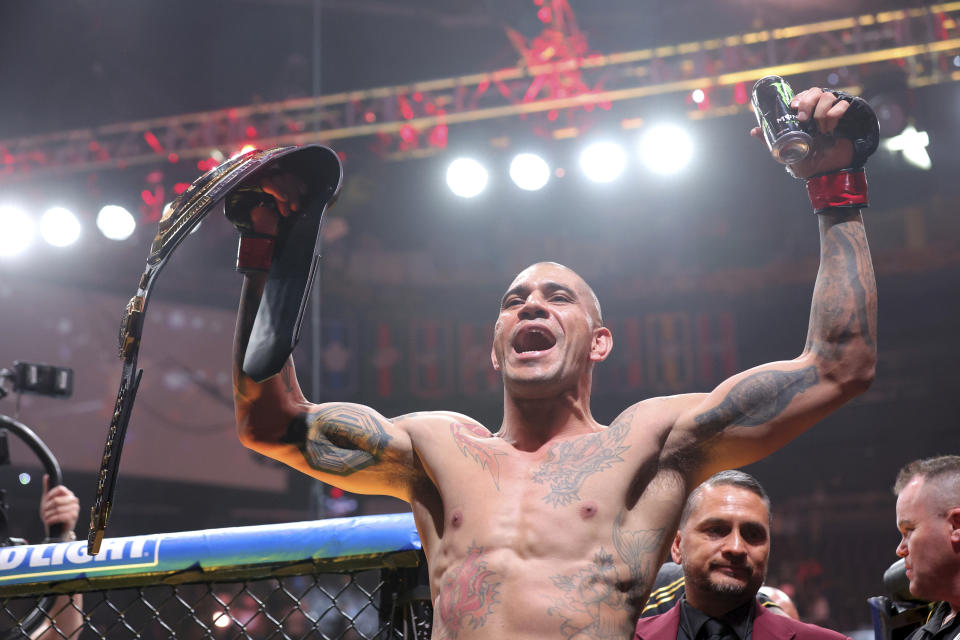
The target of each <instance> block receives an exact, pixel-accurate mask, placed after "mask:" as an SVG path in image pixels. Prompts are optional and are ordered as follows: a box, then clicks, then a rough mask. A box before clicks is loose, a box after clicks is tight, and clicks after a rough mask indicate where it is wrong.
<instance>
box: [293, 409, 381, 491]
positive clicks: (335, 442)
mask: <svg viewBox="0 0 960 640" xmlns="http://www.w3.org/2000/svg"><path fill="white" fill-rule="evenodd" d="M390 440H392V438H391V436H389V435H388V434H387V432H386V431H385V430H384V428H383V425H382V424H381V421H380V420H379V419H378V418H377V417H376V416H374V415H372V414H371V413H370V412H369V411H365V410H364V409H362V408H359V407H353V406H349V405H333V406H331V407H327V408H325V409H322V410H321V411H318V412H317V413H302V414H300V415H298V416H297V417H296V418H294V419H293V420H291V421H290V424H289V425H288V427H287V433H286V435H285V436H284V442H289V443H291V444H295V445H296V446H297V448H299V449H300V452H301V453H302V454H303V457H304V459H306V461H307V463H308V464H309V465H310V467H311V468H313V469H316V470H317V471H324V472H326V473H331V474H333V475H337V476H349V475H351V474H353V473H356V472H357V471H360V470H361V469H364V468H366V467H369V466H370V465H372V464H374V463H376V462H378V461H380V460H381V459H382V458H383V455H384V452H385V451H386V449H387V446H388V445H389V444H390Z"/></svg>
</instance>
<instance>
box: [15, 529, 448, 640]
mask: <svg viewBox="0 0 960 640" xmlns="http://www.w3.org/2000/svg"><path fill="white" fill-rule="evenodd" d="M365 520H367V519H364V518H352V519H349V518H348V519H342V521H341V522H340V523H339V524H338V526H333V527H331V526H330V525H329V524H328V522H329V521H319V522H317V523H315V527H313V528H312V527H310V526H309V525H310V523H297V524H296V527H297V528H298V532H302V533H305V534H306V535H305V536H302V537H301V536H299V535H296V533H294V535H293V536H290V535H287V536H286V537H287V538H293V539H297V540H298V541H299V542H301V543H302V544H301V548H300V549H297V550H296V553H292V554H291V553H286V555H287V556H289V557H286V558H283V559H281V558H280V557H278V556H279V554H277V553H271V551H272V550H271V549H270V548H267V547H265V546H264V545H263V544H260V545H259V546H258V545H256V544H254V547H255V549H253V550H251V554H250V556H249V557H244V556H241V557H238V554H237V550H236V546H237V544H238V543H242V544H248V543H255V542H256V540H258V539H259V540H260V541H261V543H263V542H264V541H266V540H268V539H269V537H270V536H271V533H276V531H277V527H276V526H274V525H271V526H270V527H241V528H237V529H235V530H229V529H224V530H217V531H216V532H215V534H216V535H210V534H211V533H212V532H192V533H191V534H188V535H192V536H193V538H194V539H193V540H191V541H188V542H189V543H190V544H192V545H193V547H191V548H197V545H195V544H193V543H195V542H196V539H203V540H204V543H203V544H204V545H207V546H209V545H210V544H211V543H213V544H214V546H215V547H216V550H215V551H214V553H213V554H212V555H208V556H207V557H196V558H193V559H192V560H191V559H190V558H189V554H182V553H181V554H180V555H181V556H184V557H183V558H182V559H181V560H180V561H179V565H181V566H179V567H176V566H175V567H173V568H171V569H164V563H165V562H168V559H165V558H164V555H165V554H164V552H165V551H166V550H167V549H172V548H173V547H174V545H172V544H170V543H169V541H166V540H164V539H163V536H154V537H153V538H156V544H155V545H153V547H154V551H153V552H151V553H153V556H152V557H151V556H150V554H149V553H148V554H146V555H147V556H148V557H147V558H146V560H147V561H146V562H143V560H144V557H143V555H144V554H142V553H141V555H140V556H137V554H136V551H137V545H140V551H143V549H144V548H146V549H147V550H148V551H149V548H150V545H149V544H147V543H146V542H144V540H143V538H142V537H139V538H130V539H126V541H127V542H126V543H124V544H115V545H114V546H113V547H112V549H113V550H114V551H115V552H116V553H115V554H114V555H115V557H113V558H109V557H108V558H105V559H101V558H100V556H99V555H98V556H97V557H96V558H89V557H86V556H84V555H83V554H82V553H81V551H82V547H85V544H84V543H60V544H58V545H33V546H31V547H29V548H28V551H27V552H25V553H20V551H16V552H14V551H12V550H13V549H17V548H12V547H8V548H5V549H3V550H0V640H13V639H15V638H37V639H39V640H58V639H63V638H69V639H71V640H76V639H79V640H95V639H106V640H126V639H143V640H153V639H161V638H163V639H170V638H177V639H181V640H189V639H194V638H196V639H216V640H222V639H256V640H260V639H278V640H279V639H290V640H294V639H296V640H301V639H302V640H307V639H317V640H320V639H330V640H339V639H344V640H354V639H357V640H373V639H378V640H379V639H382V640H386V639H405V640H427V639H428V638H429V637H430V623H431V618H432V609H431V604H430V596H429V586H428V578H427V573H426V563H425V562H424V558H423V554H422V552H421V551H420V550H419V549H418V548H398V549H394V550H380V551H374V552H371V551H370V548H371V547H389V546H397V545H391V544H390V543H391V542H392V541H387V543H386V544H382V543H381V542H382V541H381V542H374V543H372V544H371V543H370V542H369V539H368V538H367V537H365V536H366V533H369V531H365V530H364V529H365V525H366V524H367V522H364V521H365ZM395 522H396V519H395ZM400 522H402V523H403V525H404V527H405V526H406V521H405V520H403V519H402V517H401V520H400ZM388 524H389V523H388ZM411 524H412V520H411ZM404 527H401V529H400V533H401V535H400V538H401V539H402V544H401V545H399V546H400V547H418V546H419V541H418V540H417V541H416V544H408V543H407V542H408V541H409V540H411V539H410V537H409V531H407V530H406V529H405V528H404ZM255 529H256V530H258V531H256V534H257V535H256V536H253V537H251V536H250V535H241V532H242V533H243V534H250V533H252V530H255ZM263 529H270V531H262V530H263ZM311 529H316V530H323V531H322V535H320V536H317V535H316V533H317V531H316V530H311ZM347 533H349V534H351V535H352V536H353V541H352V542H353V543H354V544H348V545H344V544H343V541H342V540H334V541H333V542H334V545H333V546H334V547H337V549H335V550H336V551H339V553H336V554H335V555H329V551H331V549H329V548H325V547H329V544H326V543H325V542H323V541H322V539H328V540H327V542H330V541H331V540H333V539H334V538H337V537H339V536H342V535H344V534H347ZM173 535H178V534H173ZM180 535H182V534H180ZM280 537H283V536H280ZM304 538H307V539H306V540H304ZM118 540H123V539H118ZM105 542H106V541H105ZM181 542H182V541H181ZM286 542H287V543H289V540H287V541H286ZM141 543H142V544H141ZM165 543H166V545H165ZM318 543H319V544H318ZM65 545H81V546H80V547H78V546H74V547H66V546H65ZM105 546H106V545H105ZM188 546H189V545H188ZM279 546H280V547H286V549H285V551H286V552H289V551H290V549H289V544H284V541H283V540H281V541H279ZM231 547H232V548H231ZM19 549H20V550H22V549H24V548H23V547H21V548H19ZM60 550H62V551H63V552H62V553H60ZM174 551H176V550H175V549H174ZM218 553H219V554H220V555H224V554H226V555H227V556H230V557H232V559H233V562H223V560H222V558H218V557H217V554H218ZM125 554H126V555H125ZM168 555H170V554H168ZM254 556H257V557H254ZM70 557H72V558H73V559H75V560H76V559H80V558H84V557H85V558H86V559H85V560H82V562H81V564H83V565H84V567H83V569H85V570H80V571H75V570H74V569H75V568H74V567H66V568H53V567H54V563H53V560H54V559H57V558H59V559H61V560H62V561H63V562H62V563H61V566H62V565H65V564H69V563H68V560H69V559H70ZM131 559H133V560H137V561H140V562H137V563H135V564H137V565H141V566H139V567H136V570H130V567H131V565H132V563H131V562H130V560H131ZM15 560H19V562H14V561H15ZM48 560H49V561H50V562H49V563H46V564H44V563H45V562H46V561H48ZM251 560H254V562H251ZM94 562H103V563H104V565H103V566H92V563H94ZM111 562H112V563H113V564H112V565H111V564H109V563H111ZM142 565H147V566H145V567H144V566H142ZM38 569H39V571H37V570H38ZM31 570H34V574H40V575H39V576H38V575H33V576H30V575H26V574H29V573H30V571H31ZM15 580H16V581H19V584H5V582H12V581H15Z"/></svg>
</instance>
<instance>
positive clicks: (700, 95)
mask: <svg viewBox="0 0 960 640" xmlns="http://www.w3.org/2000/svg"><path fill="white" fill-rule="evenodd" d="M690 97H691V98H693V101H694V102H696V103H697V104H700V103H701V102H703V101H704V99H706V97H707V94H705V93H704V92H703V89H694V90H693V93H691V94H690Z"/></svg>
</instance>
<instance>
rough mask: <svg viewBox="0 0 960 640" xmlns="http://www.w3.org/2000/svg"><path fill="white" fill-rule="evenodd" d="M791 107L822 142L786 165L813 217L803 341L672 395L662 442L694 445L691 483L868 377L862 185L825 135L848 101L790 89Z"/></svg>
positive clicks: (869, 312)
mask: <svg viewBox="0 0 960 640" xmlns="http://www.w3.org/2000/svg"><path fill="white" fill-rule="evenodd" d="M794 105H796V106H797V107H798V111H799V114H800V115H799V117H800V120H801V121H803V120H807V119H810V118H812V119H813V120H814V121H815V122H816V123H817V125H818V127H819V131H820V133H821V134H826V136H824V137H818V140H817V144H818V145H822V146H819V147H818V148H817V150H816V151H815V152H814V153H813V154H811V155H812V157H811V158H808V159H807V160H805V161H803V162H802V163H800V164H797V165H793V166H792V167H791V168H792V170H793V173H794V174H795V175H796V176H797V177H800V178H807V179H808V190H809V191H810V194H811V199H812V200H814V202H815V205H814V206H815V208H817V212H818V214H819V215H818V216H817V217H818V218H819V225H820V270H819V272H818V274H817V280H816V285H815V287H814V292H813V304H812V308H811V312H810V323H809V328H808V333H807V342H806V345H805V347H804V350H803V352H802V353H801V355H800V356H798V357H797V358H795V359H794V360H789V361H783V362H774V363H770V364H766V365H762V366H759V367H756V368H753V369H750V370H748V371H745V372H743V373H740V374H738V375H736V376H734V377H732V378H730V379H728V380H726V381H724V382H723V383H721V384H720V385H719V386H718V387H717V388H716V389H714V390H713V391H712V392H711V393H709V394H706V395H700V396H679V397H677V398H676V399H675V400H674V401H673V402H675V405H674V408H675V410H676V411H677V414H676V415H677V420H676V423H675V429H674V432H673V435H672V436H671V440H672V442H668V449H670V450H673V451H676V450H678V449H681V450H690V449H691V448H692V449H693V450H694V451H696V452H697V454H696V455H694V456H693V460H695V461H696V463H695V465H694V466H695V469H693V470H692V471H693V478H692V480H693V481H694V482H695V483H697V482H700V481H701V480H702V479H703V478H705V477H709V476H710V475H711V474H712V473H714V472H716V471H718V470H721V469H728V468H733V467H738V466H742V465H745V464H748V463H750V462H754V461H755V460H758V459H760V458H762V457H764V456H766V455H767V454H769V453H771V452H773V451H775V450H776V449H778V448H780V447H781V446H783V445H784V444H786V443H787V442H788V441H789V440H791V439H793V438H794V437H796V436H797V435H798V434H800V433H801V432H802V431H804V430H805V429H807V428H809V427H810V426H812V425H813V424H814V423H816V422H817V421H819V420H820V419H822V418H823V417H825V416H826V415H827V414H828V413H830V412H831V411H833V410H834V409H836V408H837V407H839V406H840V405H841V404H843V403H844V402H846V401H847V400H849V399H850V398H852V397H854V396H855V395H857V394H859V393H862V392H863V391H865V390H866V389H867V388H868V387H869V385H870V383H871V382H872V380H873V375H874V367H875V363H876V344H877V340H876V330H877V291H876V282H875V280H874V273H873V265H872V263H871V260H870V252H869V249H868V247H867V238H866V234H865V231H864V226H863V219H862V217H861V215H860V206H863V204H862V203H861V200H862V201H864V202H865V190H866V185H865V181H864V180H862V173H859V174H858V173H857V172H842V171H838V170H841V169H846V168H848V167H850V166H851V164H854V165H856V164H857V162H858V160H859V159H858V158H857V156H856V154H855V145H854V144H853V143H852V142H851V141H850V140H848V139H844V138H831V137H828V136H829V134H831V133H832V132H833V131H834V129H835V128H836V126H837V123H838V122H839V120H840V118H841V117H842V116H843V115H844V113H845V112H846V111H847V109H848V108H849V107H850V102H847V101H839V100H837V99H836V97H835V96H834V94H832V93H829V92H823V91H821V90H820V89H810V90H808V91H805V92H803V93H801V94H798V95H797V97H796V99H795V101H794ZM754 133H755V132H754ZM863 159H865V158H863ZM861 164H862V162H861ZM811 176H818V177H813V178H810V177H811ZM860 186H862V191H863V194H862V195H863V197H862V198H860V196H859V194H858V190H859V188H860ZM818 198H826V203H827V205H828V206H826V207H822V208H818V206H817V203H818V202H819V200H818ZM671 444H672V446H670V445H671Z"/></svg>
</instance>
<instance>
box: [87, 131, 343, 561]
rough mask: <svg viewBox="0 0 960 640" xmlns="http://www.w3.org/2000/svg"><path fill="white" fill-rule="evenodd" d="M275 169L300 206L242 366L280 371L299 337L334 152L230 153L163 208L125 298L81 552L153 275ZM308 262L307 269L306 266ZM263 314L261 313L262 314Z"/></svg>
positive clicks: (104, 499) (95, 531)
mask: <svg viewBox="0 0 960 640" xmlns="http://www.w3.org/2000/svg"><path fill="white" fill-rule="evenodd" d="M277 169H279V170H282V171H285V172H289V173H293V174H295V175H297V176H298V177H299V178H300V179H301V180H302V181H303V182H304V184H306V185H307V186H308V192H307V194H306V195H305V197H304V206H303V211H302V214H301V215H298V216H297V218H296V219H295V220H293V221H291V222H292V224H291V225H290V228H289V230H288V231H289V232H288V233H286V234H285V239H286V242H284V243H283V246H280V244H281V243H279V242H278V243H277V247H276V248H275V250H274V252H273V253H274V255H273V256H271V257H272V258H273V262H272V264H271V265H270V270H269V275H268V276H267V284H266V288H265V290H264V297H263V301H262V302H261V305H260V309H259V311H258V313H257V319H256V322H255V323H254V335H253V336H251V339H250V342H249V344H248V346H247V354H246V358H245V360H244V371H246V372H247V373H248V375H250V376H251V377H252V378H254V379H255V380H257V381H260V380H264V379H266V378H268V377H270V376H271V375H274V374H276V373H278V372H279V371H280V367H282V366H283V363H284V362H285V361H286V359H287V358H288V357H289V356H290V353H291V352H292V351H293V347H294V346H295V345H296V343H297V339H298V337H299V331H300V325H301V323H302V320H303V312H304V310H305V309H306V303H307V298H308V295H309V291H310V284H311V283H312V282H313V277H314V273H315V271H316V267H317V264H318V259H319V256H318V255H317V254H319V250H318V248H319V242H320V222H321V220H322V215H323V212H324V210H325V209H326V207H327V205H328V204H329V203H330V202H331V201H332V200H333V199H334V197H335V196H336V194H337V192H338V191H339V189H340V183H341V179H342V170H341V166H340V160H339V159H338V158H337V155H336V154H335V153H334V152H333V151H332V150H330V149H328V148H327V147H322V146H319V145H306V146H302V147H279V148H277V149H270V150H268V151H252V152H250V153H246V154H243V155H240V156H237V157H236V158H231V159H230V160H228V161H226V162H224V163H223V164H221V165H220V166H218V167H216V168H214V169H211V170H210V171H208V172H207V173H205V174H203V175H202V176H200V177H199V178H197V180H196V181H194V183H193V184H191V185H190V187H189V188H188V189H187V190H186V191H184V192H183V193H182V194H181V195H180V196H179V197H177V199H176V200H174V201H173V203H171V205H170V206H169V208H167V209H166V210H165V211H164V214H163V217H162V218H161V219H160V230H159V232H158V233H157V236H156V237H155V238H154V240H153V244H152V245H151V247H150V254H149V256H148V257H147V266H146V269H145V270H144V272H143V275H142V276H141V277H140V283H139V286H138V288H137V294H136V295H135V296H134V297H133V298H132V299H131V300H130V302H129V303H128V304H127V307H126V310H125V311H124V314H123V320H122V322H121V325H120V336H119V342H120V357H121V358H123V371H122V375H121V379H120V389H119V391H118V392H117V400H116V403H115V405H114V411H113V416H112V417H111V420H110V427H109V429H108V431H107V441H106V444H105V445H104V450H103V459H102V460H101V462H100V472H99V474H98V476H97V494H96V498H95V499H94V503H93V507H92V508H91V510H90V531H89V533H88V535H87V553H89V554H90V555H94V554H96V553H97V552H98V551H99V550H100V543H101V542H102V541H103V536H104V533H105V531H106V527H107V523H108V521H109V518H110V512H111V509H112V507H113V498H114V494H115V492H116V483H117V472H118V469H119V465H120V454H121V451H122V449H123V441H124V438H125V436H126V430H127V424H128V423H129V421H130V414H131V411H132V409H133V402H134V400H135V398H136V394H137V388H138V387H139V384H140V377H141V375H142V374H143V370H138V369H137V355H138V354H139V351H140V339H141V337H142V333H143V327H144V314H145V313H146V310H147V302H148V301H149V298H150V292H151V290H152V287H153V284H154V282H155V281H156V278H157V275H158V274H159V273H160V271H161V270H162V269H163V267H164V265H165V264H166V262H167V260H168V259H169V258H170V255H171V254H172V253H173V251H174V249H176V248H177V247H178V246H179V245H180V243H181V242H183V239H184V238H186V237H187V235H188V234H189V233H190V232H191V231H192V230H193V229H194V228H196V226H197V225H198V224H200V221H201V220H202V219H203V218H205V217H206V216H207V214H209V213H210V212H211V211H214V210H218V211H221V212H224V211H225V208H226V207H227V203H226V201H227V200H228V197H229V196H230V195H231V194H233V193H234V192H235V191H237V190H238V189H242V188H244V185H255V184H257V183H258V181H259V179H260V178H261V177H262V176H264V175H265V174H266V173H267V172H270V171H275V170H277ZM308 264H309V265H310V266H309V269H307V268H306V265H308ZM261 315H263V316H265V319H264V320H261ZM271 332H275V334H274V333H271ZM268 333H269V335H266V334H268ZM251 353H253V355H252V356H251ZM248 361H249V362H250V365H249V368H248V364H247V363H248ZM278 362H279V364H277V363H278Z"/></svg>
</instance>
